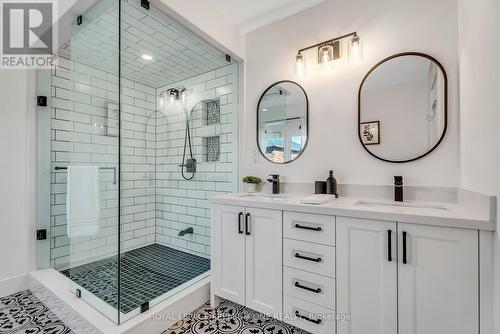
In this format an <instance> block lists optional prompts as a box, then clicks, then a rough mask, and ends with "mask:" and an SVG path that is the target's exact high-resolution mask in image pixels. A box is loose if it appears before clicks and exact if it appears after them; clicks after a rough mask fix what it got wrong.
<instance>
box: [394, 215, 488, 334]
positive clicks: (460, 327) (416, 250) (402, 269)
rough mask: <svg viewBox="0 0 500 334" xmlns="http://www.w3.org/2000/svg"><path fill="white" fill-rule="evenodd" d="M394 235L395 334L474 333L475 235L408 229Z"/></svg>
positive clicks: (460, 231) (402, 226)
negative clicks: (396, 262)
mask: <svg viewBox="0 0 500 334" xmlns="http://www.w3.org/2000/svg"><path fill="white" fill-rule="evenodd" d="M398 232H399V237H400V241H399V244H400V256H399V265H398V275H399V292H398V293H399V332H400V333H404V334H474V333H478V326H479V320H478V289H479V287H478V284H479V283H478V232H477V231H472V230H463V229H456V228H445V227H434V226H425V225H413V224H398ZM403 232H406V242H404V240H403ZM405 243H406V245H405ZM404 246H406V261H404V257H403V255H404V253H405V249H404ZM403 262H406V263H403Z"/></svg>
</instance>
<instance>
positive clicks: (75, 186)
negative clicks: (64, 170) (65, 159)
mask: <svg viewBox="0 0 500 334" xmlns="http://www.w3.org/2000/svg"><path fill="white" fill-rule="evenodd" d="M99 211H100V207H99V167H95V166H69V167H68V176H67V192H66V215H67V216H66V218H67V219H66V221H67V231H68V238H76V237H85V236H92V235H96V234H98V233H99Z"/></svg>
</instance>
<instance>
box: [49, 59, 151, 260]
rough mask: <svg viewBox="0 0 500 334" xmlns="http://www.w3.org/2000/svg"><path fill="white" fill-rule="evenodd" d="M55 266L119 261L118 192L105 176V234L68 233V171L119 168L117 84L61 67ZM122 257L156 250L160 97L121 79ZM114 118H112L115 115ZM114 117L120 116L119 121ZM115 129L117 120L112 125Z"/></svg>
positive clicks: (55, 73) (55, 105)
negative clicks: (68, 168)
mask: <svg viewBox="0 0 500 334" xmlns="http://www.w3.org/2000/svg"><path fill="white" fill-rule="evenodd" d="M51 78H52V80H51V85H52V98H51V107H52V127H51V136H52V137H51V139H52V140H51V162H52V171H53V172H52V175H51V183H52V189H51V227H52V228H51V264H52V266H53V267H56V268H61V267H65V266H67V265H69V264H76V263H80V262H89V261H94V260H97V259H100V258H104V257H108V256H111V255H116V253H117V250H118V246H117V242H118V185H117V184H116V185H114V184H113V179H114V175H113V171H110V170H101V171H100V184H99V187H100V205H101V211H100V231H99V234H98V235H96V236H94V237H86V238H85V237H84V238H77V239H74V240H71V242H70V240H69V239H68V237H67V233H66V178H67V171H66V170H60V171H55V169H54V168H55V167H56V166H60V167H66V166H67V165H69V164H78V165H95V166H101V167H104V166H107V167H118V137H117V136H116V134H117V132H116V131H115V135H114V136H113V135H109V134H110V131H107V125H108V122H110V125H113V123H112V122H113V119H112V117H110V118H108V117H107V116H108V108H111V109H112V108H113V107H114V108H115V109H116V108H117V106H118V77H117V76H115V75H113V74H110V73H106V72H103V71H99V70H96V69H94V68H90V67H87V66H85V65H82V64H78V63H74V62H71V61H65V60H64V59H61V61H60V64H59V67H57V68H54V69H53V70H52V77H51ZM122 87H123V88H122V111H121V120H122V132H121V134H122V135H121V145H122V147H121V153H122V164H121V171H122V174H121V187H122V200H121V205H122V219H121V223H122V224H121V231H122V235H121V240H122V242H123V243H122V247H123V248H122V249H123V250H129V249H133V248H136V247H140V246H146V245H149V244H152V243H154V242H155V108H156V107H155V89H154V88H151V87H147V86H144V85H140V84H138V83H134V82H132V81H129V80H125V79H122ZM110 116H111V115H110ZM115 117H116V116H115ZM115 123H116V119H115Z"/></svg>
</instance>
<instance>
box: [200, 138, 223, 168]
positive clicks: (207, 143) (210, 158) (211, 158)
mask: <svg viewBox="0 0 500 334" xmlns="http://www.w3.org/2000/svg"><path fill="white" fill-rule="evenodd" d="M203 147H204V157H205V161H206V162H217V161H219V159H220V136H212V137H206V138H203Z"/></svg>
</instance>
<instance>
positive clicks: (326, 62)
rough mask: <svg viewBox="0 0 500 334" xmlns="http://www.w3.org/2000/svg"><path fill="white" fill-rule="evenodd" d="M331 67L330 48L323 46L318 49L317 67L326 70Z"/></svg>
mask: <svg viewBox="0 0 500 334" xmlns="http://www.w3.org/2000/svg"><path fill="white" fill-rule="evenodd" d="M332 68H333V61H332V58H331V57H330V49H329V47H328V46H324V47H322V48H321V49H320V57H319V69H320V70H321V71H328V70H330V69H332Z"/></svg>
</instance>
